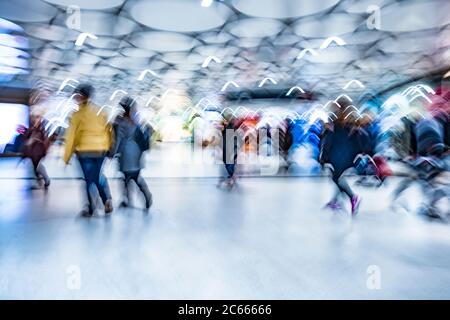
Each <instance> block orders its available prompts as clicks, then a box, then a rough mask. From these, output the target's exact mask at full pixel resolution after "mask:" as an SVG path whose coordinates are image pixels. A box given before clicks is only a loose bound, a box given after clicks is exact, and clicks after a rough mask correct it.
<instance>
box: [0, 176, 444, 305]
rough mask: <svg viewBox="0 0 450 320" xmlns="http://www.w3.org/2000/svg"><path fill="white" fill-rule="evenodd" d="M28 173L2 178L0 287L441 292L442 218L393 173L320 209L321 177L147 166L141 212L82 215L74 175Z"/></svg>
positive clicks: (380, 295) (128, 292) (337, 295)
mask: <svg viewBox="0 0 450 320" xmlns="http://www.w3.org/2000/svg"><path fill="white" fill-rule="evenodd" d="M29 183H30V181H28V180H20V179H1V180H0V298H33V299H34V298H45V299H46V298H75V299H81V298H88V299H91V298H125V299H127V298H145V299H147V298H148V299H232V298H233V299H234V298H235V299H298V298H313V299H322V298H323V299H349V298H355V299H390V298H399V299H410V298H418V299H427V298H438V299H442V298H446V299H448V298H450V271H449V270H450V227H449V226H448V225H444V224H440V223H435V222H430V221H425V220H423V219H421V218H419V217H418V216H416V215H414V214H412V213H407V212H406V211H405V210H404V209H402V207H404V206H413V205H415V204H416V203H413V202H414V201H412V199H414V200H415V202H417V201H416V200H417V197H416V196H415V191H414V190H411V191H410V192H409V193H408V194H406V195H405V197H403V199H401V204H399V205H398V206H397V207H398V208H397V210H395V211H394V210H393V209H391V208H390V207H389V201H388V200H389V193H390V190H391V189H392V187H393V186H394V185H395V184H396V183H397V181H396V179H392V180H391V181H389V183H388V185H387V186H386V187H385V188H381V189H376V190H374V189H361V188H360V189H357V190H358V191H359V192H360V193H361V195H362V196H363V203H362V206H361V212H360V214H359V216H357V218H355V219H353V220H352V219H350V218H349V216H348V214H346V213H340V214H333V213H331V212H328V211H326V210H323V209H322V206H323V204H324V203H325V202H326V200H327V199H328V197H329V196H330V195H331V193H332V192H333V189H332V186H331V185H330V184H329V183H328V182H327V181H326V180H325V179H324V178H288V179H282V178H246V179H242V180H241V181H240V186H239V188H238V189H236V190H233V191H231V192H228V191H225V190H220V189H217V188H216V187H215V184H216V180H215V179H212V178H204V179H181V178H180V179H177V178H173V179H168V178H166V179H153V180H152V179H149V180H148V183H149V185H150V186H151V189H152V191H153V194H154V199H155V203H154V206H153V208H152V209H151V210H150V212H144V211H142V210H140V209H139V207H140V206H142V199H139V198H137V199H134V200H135V203H136V207H137V208H134V209H116V211H115V212H114V213H113V214H112V216H111V217H105V216H104V214H103V213H102V212H99V213H98V214H97V215H96V216H94V217H93V218H90V219H87V218H82V217H80V216H79V215H78V212H79V210H80V209H81V199H82V198H81V181H80V180H75V179H66V180H64V179H61V180H54V181H53V183H52V185H51V188H50V190H49V191H48V192H47V194H45V193H44V192H43V191H32V192H31V191H28V190H27V188H28V186H29ZM119 183H120V181H118V180H111V181H110V184H111V188H112V192H113V196H114V197H115V199H116V202H118V201H119V195H120V189H119V187H120V185H119ZM374 270H375V271H376V272H375V273H374ZM374 276H376V277H377V278H375V280H374V278H373V277H374ZM374 281H375V282H374ZM374 283H375V285H373V284H374Z"/></svg>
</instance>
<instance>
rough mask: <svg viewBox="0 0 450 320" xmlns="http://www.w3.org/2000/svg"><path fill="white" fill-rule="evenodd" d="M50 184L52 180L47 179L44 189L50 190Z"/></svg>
mask: <svg viewBox="0 0 450 320" xmlns="http://www.w3.org/2000/svg"><path fill="white" fill-rule="evenodd" d="M49 186H50V180H47V181H45V183H44V189H45V190H48V187H49Z"/></svg>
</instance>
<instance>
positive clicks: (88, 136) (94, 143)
mask: <svg viewBox="0 0 450 320" xmlns="http://www.w3.org/2000/svg"><path fill="white" fill-rule="evenodd" d="M93 92H94V88H93V87H92V86H91V85H88V84H80V85H78V86H77V87H76V88H75V91H74V93H76V96H75V98H74V99H75V100H76V101H77V103H78V106H79V109H78V111H76V112H75V113H74V114H73V115H72V118H71V121H70V125H69V127H68V129H67V133H66V146H65V152H64V159H63V160H64V162H65V163H66V164H68V163H69V161H70V158H71V157H72V154H73V153H76V155H77V158H78V161H79V162H80V166H81V170H82V172H83V176H84V180H85V184H86V185H85V187H86V196H87V200H88V206H87V208H85V209H83V211H82V215H83V216H92V215H93V213H94V210H95V199H93V196H92V195H91V187H93V186H95V187H96V188H97V190H98V193H99V195H100V197H101V200H102V202H103V205H104V209H105V213H106V214H109V213H111V212H112V211H113V204H112V199H111V193H110V191H109V187H108V182H107V180H106V178H105V177H104V176H103V174H102V172H101V171H102V166H103V162H104V160H105V157H106V155H107V154H108V152H109V150H110V147H111V141H112V129H111V126H110V125H109V124H108V123H107V121H106V118H105V117H104V115H103V114H98V108H97V107H96V106H95V105H93V104H92V103H91V102H90V98H91V97H92V95H93Z"/></svg>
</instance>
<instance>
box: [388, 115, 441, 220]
mask: <svg viewBox="0 0 450 320" xmlns="http://www.w3.org/2000/svg"><path fill="white" fill-rule="evenodd" d="M413 135H414V139H413V141H414V142H415V145H414V146H412V149H413V150H414V151H415V153H414V154H412V155H411V156H410V157H408V158H406V159H405V160H404V161H405V162H406V163H407V164H409V165H410V167H411V168H412V170H413V172H412V173H411V174H410V175H409V176H408V177H406V178H404V179H403V180H402V181H401V183H400V184H399V185H398V187H397V188H396V189H395V190H394V192H393V199H392V200H393V203H394V202H395V201H396V200H397V199H398V198H399V197H400V195H401V194H402V193H403V192H404V191H405V190H406V189H408V188H409V187H410V186H411V185H412V184H413V183H414V182H418V183H419V185H420V186H421V188H422V191H423V193H424V195H425V198H426V199H425V200H426V203H424V205H425V208H424V212H423V213H424V214H425V215H427V216H429V217H432V218H441V216H440V215H439V214H438V213H437V211H436V208H435V204H436V203H437V202H438V201H439V200H440V199H441V198H442V197H443V196H446V195H445V193H443V189H442V188H440V187H439V186H438V184H437V183H436V179H437V178H438V177H439V176H440V175H441V174H442V173H443V172H444V171H445V170H448V168H447V169H446V168H445V162H444V157H445V153H446V145H445V137H444V135H445V129H444V126H443V124H442V123H441V121H440V119H439V118H436V117H435V116H433V115H432V114H431V113H428V114H427V115H426V116H425V117H423V118H421V119H419V120H418V121H417V123H416V124H415V126H414V128H413ZM447 196H448V195H447Z"/></svg>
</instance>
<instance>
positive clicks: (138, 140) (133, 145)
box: [113, 97, 153, 209]
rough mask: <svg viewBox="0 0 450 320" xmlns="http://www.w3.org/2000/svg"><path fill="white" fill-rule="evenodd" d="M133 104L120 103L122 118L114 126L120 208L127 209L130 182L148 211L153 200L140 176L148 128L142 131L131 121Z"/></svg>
mask: <svg viewBox="0 0 450 320" xmlns="http://www.w3.org/2000/svg"><path fill="white" fill-rule="evenodd" d="M134 104H135V102H134V101H133V99H131V98H130V97H124V98H122V100H121V101H120V106H121V107H122V108H123V110H124V113H123V116H121V117H119V118H118V119H117V120H116V123H115V124H114V133H115V142H114V147H113V154H114V155H117V156H118V158H119V170H120V172H122V174H123V182H124V188H123V191H124V192H123V200H122V202H121V206H123V207H128V206H129V202H130V194H129V188H130V183H131V181H134V183H135V184H136V185H137V186H138V187H139V189H140V190H141V192H142V194H143V195H144V198H145V208H146V209H149V208H150V207H151V205H152V203H153V198H152V194H151V192H150V190H149V189H148V186H147V183H146V182H145V180H144V178H143V177H142V176H141V174H140V172H141V169H142V155H143V153H144V152H145V151H147V150H148V149H149V147H150V136H151V130H150V128H148V127H147V128H145V129H142V128H141V127H140V126H139V125H138V124H137V123H136V121H135V120H134V119H133V116H132V112H133V110H134V108H135V105H134Z"/></svg>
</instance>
